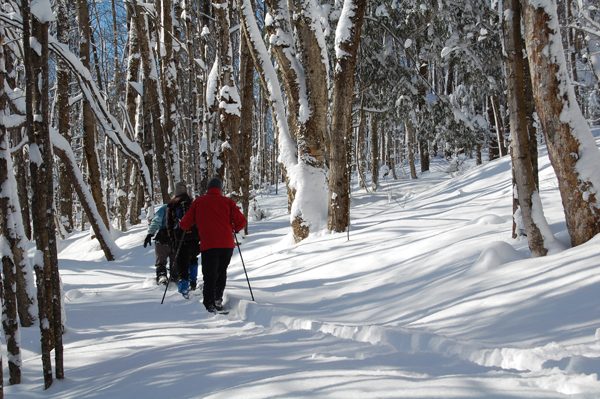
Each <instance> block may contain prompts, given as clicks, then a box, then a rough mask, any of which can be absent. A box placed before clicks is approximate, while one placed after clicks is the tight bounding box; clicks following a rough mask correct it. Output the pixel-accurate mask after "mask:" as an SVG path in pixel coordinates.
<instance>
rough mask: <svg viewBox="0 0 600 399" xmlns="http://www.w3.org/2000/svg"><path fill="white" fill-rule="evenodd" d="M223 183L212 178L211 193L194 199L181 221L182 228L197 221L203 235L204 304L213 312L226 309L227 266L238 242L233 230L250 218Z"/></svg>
mask: <svg viewBox="0 0 600 399" xmlns="http://www.w3.org/2000/svg"><path fill="white" fill-rule="evenodd" d="M222 185H223V184H222V183H221V180H219V179H218V178H216V177H213V178H212V179H210V181H209V182H208V185H207V192H206V194H205V195H202V196H200V197H198V198H196V199H195V200H194V202H193V203H192V206H191V207H190V209H189V210H188V212H187V213H186V214H185V216H184V217H183V219H182V220H181V228H182V229H188V228H190V227H191V226H193V225H194V222H195V223H196V226H197V227H198V233H199V235H200V253H201V254H202V276H203V279H204V288H203V290H202V294H203V295H204V301H203V303H204V306H205V307H206V310H208V311H209V312H213V313H214V312H215V311H221V310H223V292H224V291H225V284H226V283H227V267H228V266H229V262H230V261H231V255H232V254H233V249H234V248H235V244H234V242H233V232H234V231H235V232H238V231H240V230H241V229H243V228H244V226H246V218H245V217H244V215H243V214H242V213H241V212H240V210H239V209H238V207H237V205H236V204H235V202H234V201H233V200H231V199H229V198H227V197H224V196H223V195H222V193H221V190H222Z"/></svg>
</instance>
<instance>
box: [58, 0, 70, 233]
mask: <svg viewBox="0 0 600 399" xmlns="http://www.w3.org/2000/svg"><path fill="white" fill-rule="evenodd" d="M56 16H57V21H56V38H57V40H58V41H59V42H61V43H69V6H68V2H67V1H64V0H61V1H58V2H57V6H56ZM68 68H69V67H68V66H67V64H66V62H65V61H63V60H62V59H58V60H57V61H56V97H55V100H56V111H57V112H56V115H57V123H56V125H57V128H58V131H59V133H60V134H62V135H63V136H64V137H65V138H66V139H67V141H69V142H70V141H71V136H72V135H71V123H70V114H71V109H70V108H71V107H70V105H69V83H70V82H69V81H70V79H69V69H68ZM72 192H73V190H72V187H71V181H70V180H69V178H68V177H67V172H66V171H65V170H64V166H63V165H60V166H59V167H58V196H57V202H58V207H57V208H58V209H57V211H58V212H59V218H60V223H61V225H62V227H63V228H64V230H65V231H66V233H71V232H72V231H73V196H72Z"/></svg>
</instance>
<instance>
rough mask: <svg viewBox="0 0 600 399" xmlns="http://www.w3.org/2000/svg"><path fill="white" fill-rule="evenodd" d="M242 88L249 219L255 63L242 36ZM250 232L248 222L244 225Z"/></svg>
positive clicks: (242, 171)
mask: <svg viewBox="0 0 600 399" xmlns="http://www.w3.org/2000/svg"><path fill="white" fill-rule="evenodd" d="M240 90H241V97H242V98H241V101H242V109H241V120H242V121H245V122H244V123H242V124H241V126H240V142H239V145H240V147H239V148H238V149H237V151H238V156H239V159H240V163H239V164H240V180H241V182H240V183H241V193H242V198H241V202H242V211H243V213H244V217H245V218H246V220H248V211H249V208H250V190H251V188H252V187H251V185H250V158H251V156H252V115H253V114H254V109H253V107H254V63H253V61H252V56H251V55H250V49H249V47H248V42H247V41H246V39H245V38H244V37H243V36H242V37H241V39H240ZM244 232H245V233H246V234H248V223H246V227H244Z"/></svg>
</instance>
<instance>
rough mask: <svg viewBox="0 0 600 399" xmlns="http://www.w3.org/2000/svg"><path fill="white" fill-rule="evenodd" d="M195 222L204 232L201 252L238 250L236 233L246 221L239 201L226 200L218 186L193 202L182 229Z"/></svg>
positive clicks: (201, 232)
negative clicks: (234, 237) (238, 203)
mask: <svg viewBox="0 0 600 399" xmlns="http://www.w3.org/2000/svg"><path fill="white" fill-rule="evenodd" d="M194 222H196V226H198V233H200V251H206V250H207V249H212V248H235V243H234V242H233V232H232V231H233V230H235V231H236V232H237V231H240V230H241V229H243V228H244V226H246V218H245V217H244V215H243V214H242V213H241V212H240V210H239V209H238V207H237V205H236V204H235V202H234V201H233V200H231V199H229V198H227V197H223V195H222V194H221V190H219V189H218V188H216V187H213V188H209V189H208V191H207V193H206V194H205V195H202V196H200V197H198V198H196V199H195V200H194V202H192V206H191V207H190V209H189V210H188V211H187V212H186V213H185V216H184V217H183V219H181V222H179V226H180V227H181V228H182V229H186V230H187V229H189V228H190V227H192V226H193V225H194Z"/></svg>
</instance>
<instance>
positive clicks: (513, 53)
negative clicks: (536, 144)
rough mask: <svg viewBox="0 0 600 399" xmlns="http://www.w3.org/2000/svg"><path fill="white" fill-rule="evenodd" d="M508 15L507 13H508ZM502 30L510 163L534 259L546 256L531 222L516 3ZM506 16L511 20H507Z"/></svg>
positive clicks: (509, 4) (508, 5)
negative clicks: (509, 134) (512, 167)
mask: <svg viewBox="0 0 600 399" xmlns="http://www.w3.org/2000/svg"><path fill="white" fill-rule="evenodd" d="M509 11H510V12H509ZM504 15H505V18H504V19H503V23H502V27H503V31H504V47H505V49H506V59H505V65H506V75H507V76H506V79H507V86H508V94H507V98H508V107H509V110H510V131H511V136H512V152H511V155H512V160H513V164H514V170H515V181H516V183H517V193H518V197H519V208H520V210H521V216H522V218H523V224H524V225H525V226H524V227H525V231H526V232H527V240H528V242H529V249H530V250H531V254H532V255H533V256H534V257H537V256H545V255H546V254H547V252H548V250H547V248H545V247H544V237H543V236H542V233H541V231H540V229H539V227H538V226H537V224H536V221H535V220H534V219H533V207H534V204H533V196H534V194H536V193H537V190H536V186H535V180H534V177H533V168H532V163H531V153H530V149H529V135H528V133H527V119H526V112H525V88H524V77H523V62H524V61H523V48H522V38H521V10H520V5H519V1H518V0H508V1H506V2H505V3H504ZM507 15H510V16H512V17H510V18H508V17H506V16H507Z"/></svg>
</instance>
